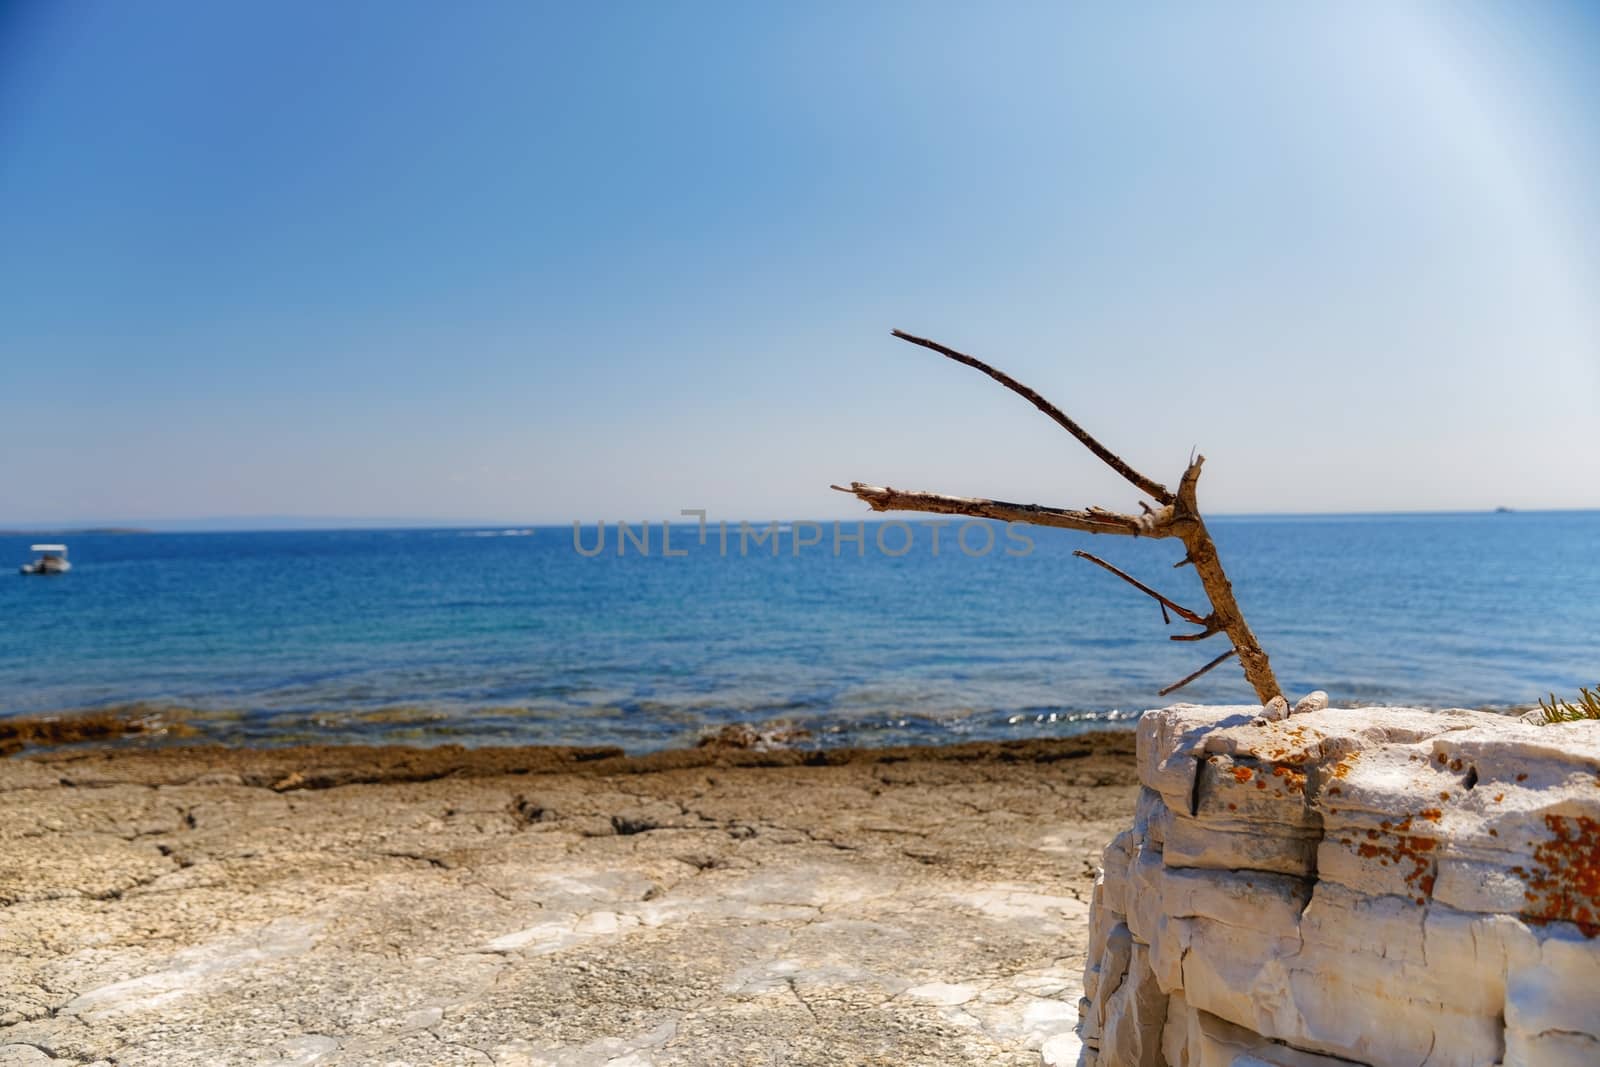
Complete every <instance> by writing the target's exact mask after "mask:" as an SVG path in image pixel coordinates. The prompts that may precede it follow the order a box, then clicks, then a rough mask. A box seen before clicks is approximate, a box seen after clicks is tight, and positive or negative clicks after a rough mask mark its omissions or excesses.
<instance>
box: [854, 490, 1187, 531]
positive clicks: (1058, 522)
mask: <svg viewBox="0 0 1600 1067" xmlns="http://www.w3.org/2000/svg"><path fill="white" fill-rule="evenodd" d="M829 488H831V489H837V490H838V491H839V492H841V493H850V494H851V495H853V496H855V497H857V498H858V499H860V500H861V502H862V503H864V504H866V505H867V506H868V507H870V508H871V509H872V510H873V511H928V512H933V513H934V514H937V515H971V516H973V517H975V518H980V519H999V520H1000V521H1002V522H1026V523H1030V524H1032V525H1034V526H1055V527H1059V528H1060V529H1063V530H1082V531H1084V532H1085V533H1096V534H1098V533H1109V534H1125V535H1127V536H1130V537H1139V536H1141V535H1143V536H1146V537H1163V536H1166V535H1164V534H1160V533H1152V532H1150V531H1149V530H1148V529H1146V527H1147V526H1149V523H1147V522H1146V521H1144V520H1141V519H1137V518H1135V517H1134V516H1132V515H1118V514H1116V513H1115V512H1110V511H1102V510H1100V509H1099V508H1090V509H1089V510H1087V511H1069V510H1067V509H1065V508H1048V507H1045V506H1044V505H1042V504H1012V503H1010V502H1009V501H1005V500H985V499H983V498H981V497H966V496H945V495H944V494H943V493H919V492H916V491H913V490H907V489H894V488H891V487H889V486H884V485H865V484H863V483H861V482H851V483H850V485H849V487H848V488H846V487H845V486H842V485H834V486H829Z"/></svg>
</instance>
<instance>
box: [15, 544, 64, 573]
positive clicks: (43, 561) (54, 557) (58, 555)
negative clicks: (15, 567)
mask: <svg viewBox="0 0 1600 1067" xmlns="http://www.w3.org/2000/svg"><path fill="white" fill-rule="evenodd" d="M33 551H34V552H35V553H37V554H36V555H35V556H34V558H33V562H32V563H24V564H23V565H22V566H21V568H19V569H20V570H21V571H22V573H23V574H65V573H67V572H68V571H70V570H71V569H72V564H71V563H69V562H67V546H66V545H34V546H33Z"/></svg>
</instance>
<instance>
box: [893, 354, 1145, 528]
mask: <svg viewBox="0 0 1600 1067" xmlns="http://www.w3.org/2000/svg"><path fill="white" fill-rule="evenodd" d="M894 335H895V336H896V337H898V338H900V340H902V341H910V342H911V343H912V344H914V345H921V346H922V347H923V348H927V349H931V350H932V351H934V352H937V353H939V354H940V355H941V356H945V357H947V358H949V359H953V360H955V361H956V362H957V363H965V364H966V365H967V366H969V367H972V368H974V369H976V370H981V371H983V373H985V374H987V375H988V376H989V377H991V378H993V379H994V380H995V381H997V382H999V383H1000V384H1001V385H1003V386H1005V387H1006V388H1007V389H1010V390H1011V391H1012V392H1013V393H1016V394H1017V395H1018V396H1020V397H1022V398H1023V399H1025V400H1027V401H1028V403H1030V404H1032V405H1033V406H1034V407H1036V408H1038V409H1039V410H1040V411H1042V412H1044V413H1045V414H1046V415H1048V416H1050V417H1051V418H1052V419H1054V420H1055V421H1056V424H1057V425H1059V426H1060V427H1061V428H1062V429H1063V430H1066V431H1067V432H1068V433H1070V434H1071V435H1072V436H1074V437H1076V438H1077V439H1078V440H1079V441H1080V442H1082V443H1083V447H1085V448H1087V449H1088V450H1089V451H1090V452H1093V453H1094V454H1095V455H1096V456H1098V457H1099V458H1100V461H1101V462H1102V463H1104V464H1105V465H1106V466H1108V467H1110V468H1111V469H1112V470H1114V471H1116V472H1117V473H1118V474H1120V475H1122V476H1123V477H1124V478H1126V479H1128V481H1129V482H1131V483H1133V485H1134V486H1135V487H1136V488H1137V489H1138V490H1139V491H1140V492H1142V493H1146V494H1148V495H1149V496H1150V497H1151V498H1152V499H1154V500H1157V501H1160V502H1161V503H1163V504H1170V503H1172V501H1173V499H1174V498H1173V495H1172V493H1171V491H1170V490H1168V489H1167V487H1166V486H1164V485H1162V484H1161V483H1160V482H1158V481H1156V480H1155V479H1154V478H1147V477H1145V476H1144V475H1142V474H1140V473H1139V472H1138V471H1136V470H1134V469H1133V468H1132V467H1130V466H1128V464H1127V461H1125V460H1124V459H1123V458H1122V457H1121V456H1119V455H1117V454H1116V453H1115V452H1113V451H1111V449H1109V448H1107V447H1106V446H1105V445H1103V444H1101V443H1100V442H1099V441H1096V440H1095V439H1094V437H1093V436H1091V435H1090V433H1089V431H1088V430H1085V429H1084V428H1083V427H1082V426H1079V425H1078V424H1077V423H1076V422H1074V421H1072V419H1071V418H1069V417H1068V416H1067V413H1066V412H1064V411H1062V410H1061V409H1060V408H1058V407H1056V406H1055V405H1054V404H1052V403H1050V401H1048V400H1046V399H1045V398H1044V397H1042V396H1040V395H1039V394H1038V393H1036V392H1034V391H1033V390H1032V389H1030V388H1028V387H1027V386H1026V385H1023V384H1022V383H1021V382H1019V381H1017V380H1016V379H1015V378H1013V377H1011V375H1009V374H1007V373H1005V372H1004V371H1002V370H997V369H996V368H994V367H991V366H989V364H987V363H985V362H984V361H983V360H981V359H976V358H974V357H972V356H969V355H966V354H965V353H962V352H957V351H956V350H955V349H953V348H946V347H945V346H944V345H942V344H940V343H939V342H938V341H930V340H928V339H927V338H926V337H917V336H916V335H914V334H909V333H906V332H905V331H904V330H895V331H894Z"/></svg>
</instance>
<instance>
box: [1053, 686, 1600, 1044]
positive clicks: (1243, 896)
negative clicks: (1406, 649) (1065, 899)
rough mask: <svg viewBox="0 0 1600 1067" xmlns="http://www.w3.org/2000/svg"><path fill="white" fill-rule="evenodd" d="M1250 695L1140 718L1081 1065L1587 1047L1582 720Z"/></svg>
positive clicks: (1597, 980) (1103, 905) (1588, 905)
mask: <svg viewBox="0 0 1600 1067" xmlns="http://www.w3.org/2000/svg"><path fill="white" fill-rule="evenodd" d="M1261 710H1262V709H1261V708H1259V707H1234V708H1217V707H1197V706H1194V705H1178V706H1175V707H1171V708H1166V709H1163V710H1161V711H1154V712H1149V713H1147V714H1146V715H1145V717H1144V718H1143V719H1142V720H1141V721H1140V724H1139V735H1138V762H1139V776H1140V780H1141V782H1142V784H1143V788H1142V790H1141V793H1140V797H1139V803H1138V811H1137V814H1136V815H1135V818H1134V820H1133V826H1132V828H1131V829H1128V830H1126V831H1125V832H1123V833H1121V834H1119V835H1118V836H1117V837H1116V839H1115V840H1114V841H1113V842H1112V843H1111V845H1110V846H1108V847H1107V849H1106V853H1105V858H1104V869H1103V872H1102V875H1101V877H1100V879H1099V880H1098V882H1097V884H1096V886H1095V891H1094V903H1093V909H1092V919H1091V934H1090V937H1091V941H1090V947H1089V961H1090V962H1089V967H1088V970H1087V972H1086V973H1085V977H1084V987H1085V998H1084V1000H1083V1002H1082V1006H1081V1007H1082V1012H1083V1024H1082V1036H1083V1038H1084V1041H1085V1045H1086V1048H1085V1050H1084V1055H1083V1063H1084V1065H1085V1067H1350V1065H1351V1064H1370V1065H1373V1067H1489V1065H1502V1064H1503V1065H1504V1067H1583V1065H1587V1067H1594V1065H1595V1064H1600V725H1597V724H1594V723H1583V722H1574V723H1561V724H1556V725H1551V726H1533V725H1530V724H1528V723H1524V722H1521V721H1518V720H1515V719H1507V718H1504V717H1502V716H1498V715H1492V714H1486V713H1483V712H1471V711H1449V712H1430V711H1418V710H1415V709H1409V708H1362V709H1327V708H1319V707H1311V708H1309V709H1308V710H1305V711H1303V712H1301V713H1299V714H1294V715H1291V716H1289V717H1288V718H1285V719H1281V720H1274V719H1272V718H1270V717H1265V716H1262V714H1261Z"/></svg>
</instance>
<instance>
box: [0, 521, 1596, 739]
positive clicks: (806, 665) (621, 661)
mask: <svg viewBox="0 0 1600 1067" xmlns="http://www.w3.org/2000/svg"><path fill="white" fill-rule="evenodd" d="M1212 526H1213V532H1214V533H1215V535H1216V537H1217V540H1218V542H1219V546H1220V548H1221V551H1222V554H1223V559H1224V562H1225V563H1226V565H1227V566H1228V568H1229V571H1230V573H1231V575H1232V577H1233V579H1234V585H1235V588H1236V590H1237V592H1238V594H1239V598H1240V602H1241V603H1242V604H1243V605H1244V608H1245V610H1246V612H1247V614H1248V616H1249V618H1250V620H1251V622H1252V624H1253V625H1254V626H1255V628H1256V631H1257V633H1258V635H1259V637H1260V638H1261V641H1262V643H1263V644H1264V645H1265V647H1266V648H1267V650H1268V652H1269V653H1271V655H1272V657H1273V662H1274V665H1275V667H1276V668H1277V671H1278V674H1279V677H1280V679H1281V680H1282V681H1283V682H1284V684H1285V685H1286V687H1287V688H1288V689H1289V690H1290V691H1292V692H1293V693H1295V694H1299V693H1302V692H1304V691H1307V690H1310V689H1313V688H1322V689H1327V690H1328V691H1329V692H1330V693H1331V694H1332V696H1333V699H1334V702H1335V703H1336V704H1361V703H1377V702H1395V703H1408V704H1416V705H1423V706H1439V707H1443V706H1466V707H1477V706H1489V705H1510V704H1519V703H1523V704H1525V703H1529V702H1531V701H1533V700H1534V699H1535V698H1536V697H1538V696H1540V695H1543V694H1544V693H1546V692H1548V691H1549V690H1551V689H1555V690H1558V691H1569V690H1574V689H1576V687H1577V686H1578V685H1580V684H1581V685H1588V684H1592V683H1594V682H1595V681H1596V680H1600V553H1597V549H1600V512H1584V513H1518V514H1500V515H1486V514H1474V515H1396V516H1361V517H1312V518H1301V517H1295V518H1233V519H1229V518H1223V519H1216V520H1213V522H1212ZM854 529H855V527H854V524H853V523H851V524H846V525H845V527H844V532H845V533H846V534H849V533H853V532H854ZM635 530H637V527H635ZM876 530H877V526H876V525H875V524H873V523H868V524H867V525H866V529H865V533H866V542H865V555H864V556H857V555H856V552H857V549H856V547H855V546H854V544H853V543H851V542H845V543H843V544H842V545H841V546H840V547H841V553H840V554H839V555H837V556H836V555H835V554H834V551H833V545H832V527H831V524H828V525H824V526H823V527H822V530H821V543H820V544H818V545H814V546H812V545H802V547H801V548H800V549H799V554H798V555H796V554H794V553H795V550H794V547H793V541H794V531H793V530H789V529H785V530H783V531H782V532H781V534H780V536H781V538H782V543H781V546H780V553H779V555H778V556H777V557H776V558H774V557H773V556H772V555H771V554H770V548H769V547H768V545H765V544H763V545H759V546H757V545H754V544H747V553H748V554H746V555H744V556H741V555H740V553H739V539H738V535H737V532H736V528H735V530H734V531H730V539H729V544H728V549H727V554H726V555H724V554H722V552H721V551H719V544H718V537H717V535H716V527H715V525H714V524H713V526H712V528H711V534H710V536H709V537H708V539H707V543H706V544H705V545H700V544H698V543H697V539H696V538H695V536H694V531H693V527H692V525H689V526H686V525H685V524H684V522H683V521H682V520H680V521H679V522H677V523H674V527H673V538H674V542H673V549H674V551H684V552H686V553H687V555H684V556H674V557H672V558H664V557H663V556H662V555H661V545H660V526H659V524H656V525H655V526H653V527H652V544H651V549H652V551H651V554H650V555H649V556H643V555H641V554H640V553H639V551H638V550H637V547H636V545H635V544H634V543H633V542H630V543H629V544H628V545H627V551H626V554H624V555H622V556H618V554H617V551H616V548H617V546H616V531H615V528H614V527H610V528H608V530H607V542H606V546H605V551H603V552H602V553H600V554H598V555H596V556H593V557H592V558H590V557H586V556H584V555H581V554H579V553H578V552H577V551H575V550H574V543H573V531H572V529H571V527H564V528H562V527H554V528H539V529H534V530H498V529H491V528H483V529H472V530H460V529H450V530H439V529H433V530H363V531H320V532H272V533H193V534H151V535H135V536H111V535H83V536H76V537H72V538H70V539H69V543H70V545H71V549H72V560H73V565H74V569H73V571H72V573H71V574H69V575H66V576H63V577H59V578H32V577H22V576H19V575H15V574H14V573H13V574H0V626H3V638H0V715H15V714H26V713H36V712H45V711H55V710H62V709H73V708H85V707H99V706H107V705H122V704H128V703H133V702H149V703H155V704H161V705H167V706H173V707H179V708H186V709H192V711H191V712H190V714H192V715H193V716H194V721H195V722H196V723H197V724H198V725H199V726H200V727H201V728H202V730H203V732H204V733H205V734H207V735H211V736H217V737H221V738H223V739H225V740H229V741H234V742H243V743H254V744H264V743H277V742H287V741H298V740H307V739H321V740H341V741H348V740H369V741H405V742H414V743H432V742H439V741H458V742H464V743H469V744H481V743H509V742H526V743H543V742H552V743H557V742H558V743H585V744H591V743H615V744H621V745H623V746H625V747H627V748H629V749H630V750H644V749H651V748H659V747H665V746H670V745H679V744H688V743H692V742H693V740H694V739H695V738H696V737H698V736H699V735H700V734H701V733H702V732H703V731H705V730H707V729H711V728H715V727H717V726H720V725H722V724H725V723H729V722H736V721H744V722H751V723H757V724H768V723H786V724H792V725H795V726H799V727H803V728H805V729H807V730H809V731H810V732H811V735H812V738H813V741H814V742H815V743H820V744H844V743H849V744H882V743H890V742H900V741H908V740H911V741H941V740H959V739H967V738H975V737H983V738H996V737H1022V736H1039V735H1045V736H1048V735H1056V734H1065V733H1071V732H1074V731H1079V730H1083V729H1086V728H1093V727H1100V726H1104V725H1105V724H1106V723H1108V722H1113V723H1115V722H1127V721H1129V720H1130V719H1131V718H1132V717H1133V716H1135V715H1136V714H1137V713H1138V712H1139V711H1141V710H1143V709H1145V708H1149V707H1156V706H1160V705H1161V704H1164V703H1167V702H1169V701H1167V700H1163V699H1161V698H1158V697H1157V696H1156V691H1157V690H1158V689H1160V688H1161V687H1162V686H1164V685H1166V684H1168V683H1170V682H1172V681H1175V680H1176V679H1178V678H1180V677H1182V676H1183V675H1185V674H1187V673H1188V672H1189V671H1190V670H1192V669H1193V668H1195V667H1197V666H1199V665H1200V664H1201V663H1204V662H1205V661H1206V660H1208V659H1210V658H1211V657H1212V656H1213V655H1215V654H1216V653H1218V652H1220V651H1222V650H1223V649H1225V648H1226V645H1224V644H1222V643H1221V642H1222V641H1223V640H1224V639H1222V638H1214V639H1213V640H1212V641H1210V642H1206V643H1203V644H1199V645H1191V644H1179V643H1172V642H1169V641H1168V640H1166V637H1167V634H1169V633H1172V632H1181V631H1182V630H1184V629H1187V627H1184V626H1183V625H1182V624H1181V623H1177V622H1176V620H1175V625H1174V627H1173V628H1172V629H1168V628H1167V627H1165V626H1163V624H1162V620H1161V615H1160V609H1159V608H1158V607H1157V606H1156V604H1155V603H1154V602H1152V601H1149V600H1147V599H1145V598H1144V597H1142V596H1141V595H1140V594H1139V593H1137V592H1136V591H1134V590H1133V589H1131V588H1129V587H1128V586H1125V585H1123V584H1122V583H1121V582H1119V581H1118V580H1117V579H1115V578H1113V577H1112V576H1110V575H1108V574H1106V573H1105V572H1103V571H1101V570H1099V569H1098V568H1096V567H1093V566H1091V565H1090V564H1088V563H1086V562H1084V561H1082V560H1078V559H1074V558H1072V555H1071V552H1072V550H1073V549H1074V548H1084V549H1086V550H1089V551H1092V552H1095V553H1096V554H1098V555H1101V556H1103V557H1104V558H1106V559H1107V560H1109V561H1110V562H1112V563H1115V564H1116V565H1118V566H1120V567H1122V568H1123V569H1125V570H1128V571H1130V572H1131V573H1133V574H1134V575H1136V576H1138V577H1140V578H1142V579H1143V580H1145V581H1146V582H1148V583H1150V584H1152V585H1155V586H1157V587H1158V588H1160V589H1162V590H1163V591H1165V592H1167V593H1168V594H1169V595H1171V596H1173V597H1174V598H1175V599H1177V600H1178V601H1179V602H1180V603H1186V604H1188V605H1189V606H1191V607H1195V608H1201V609H1203V605H1204V598H1203V597H1202V596H1201V595H1200V591H1199V588H1198V583H1197V582H1196V580H1195V578H1194V576H1193V574H1192V573H1191V572H1190V570H1189V569H1184V570H1173V569H1172V568H1171V565H1172V563H1173V562H1175V561H1176V560H1177V559H1178V558H1179V557H1180V556H1181V553H1182V550H1181V547H1180V546H1179V545H1178V544H1177V543H1176V542H1167V541H1162V542H1135V541H1130V540H1127V539H1124V538H1108V537H1101V538H1094V537H1090V536H1088V535H1082V534H1074V533H1070V532H1065V531H1051V530H1031V531H1029V534H1030V536H1031V537H1032V538H1033V549H1032V551H1031V552H1030V553H1028V554H1026V555H1021V556H1013V555H1008V554H1007V553H1006V549H1007V548H1011V549H1013V550H1016V549H1017V548H1018V545H1017V543H1016V542H1013V541H1009V540H1008V539H1007V537H1006V534H1005V530H1004V528H1003V527H994V533H995V540H994V547H993V548H992V549H991V550H990V551H989V552H988V553H987V554H984V555H976V556H975V555H969V554H967V553H964V552H962V551H961V550H960V549H959V547H958V546H957V545H956V544H955V543H954V535H955V527H954V526H953V525H952V526H951V527H948V528H946V529H944V530H943V531H942V543H941V546H940V552H939V554H938V555H934V554H933V552H932V546H931V543H930V539H931V531H930V530H928V529H927V528H924V527H919V526H916V525H914V524H913V525H911V526H910V527H909V530H910V532H911V534H912V535H913V536H914V541H913V542H912V544H911V547H910V549H909V551H906V552H905V554H903V555H899V556H890V555H887V554H885V553H883V552H881V551H880V550H879V548H878V546H877V544H876V538H875V533H876ZM811 533H812V531H810V530H809V529H805V528H802V529H801V534H802V538H801V539H802V540H806V539H809V536H810V534H811ZM596 536H597V531H596V530H595V529H594V528H593V527H589V528H586V530H585V531H584V533H583V538H582V544H583V547H584V548H585V549H592V548H593V547H594V545H595V543H596ZM30 540H31V538H27V537H3V538H0V561H4V562H5V564H6V565H7V569H8V570H9V569H10V568H11V567H13V566H14V565H15V564H18V563H21V562H23V561H24V560H26V559H27V558H28V556H29V553H28V551H27V547H28V543H29V541H30ZM904 540H905V530H902V529H900V528H894V529H890V530H886V531H885V545H886V547H887V548H889V549H890V550H891V551H893V550H898V549H899V548H900V546H901V544H902V543H903V541H904ZM985 542H986V538H985V536H984V534H983V533H982V531H981V530H979V529H977V528H974V529H973V530H971V531H969V533H968V537H967V544H968V547H969V548H970V549H972V550H974V551H977V550H978V549H981V548H982V547H983V546H984V544H985ZM1249 695H1250V691H1249V689H1248V687H1247V686H1246V685H1245V684H1244V681H1243V678H1242V677H1241V675H1240V673H1239V669H1238V667H1237V666H1236V665H1235V664H1232V663H1229V664H1225V665H1223V666H1222V667H1220V668H1218V669H1217V670H1216V671H1215V672H1213V673H1212V674H1210V675H1208V676H1207V677H1205V678H1204V679H1201V680H1200V681H1199V682H1197V683H1195V684H1194V685H1193V686H1191V687H1190V688H1189V689H1187V690H1185V691H1184V692H1183V693H1182V694H1180V695H1178V696H1175V697H1173V698H1172V699H1174V700H1176V699H1189V700H1196V701H1243V700H1246V699H1248V698H1249Z"/></svg>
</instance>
